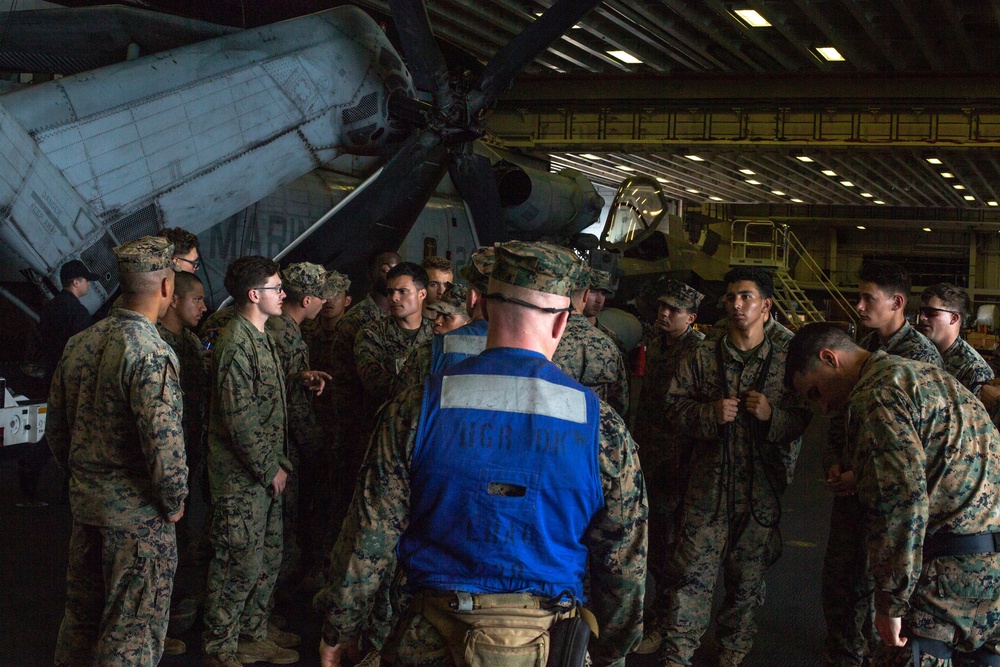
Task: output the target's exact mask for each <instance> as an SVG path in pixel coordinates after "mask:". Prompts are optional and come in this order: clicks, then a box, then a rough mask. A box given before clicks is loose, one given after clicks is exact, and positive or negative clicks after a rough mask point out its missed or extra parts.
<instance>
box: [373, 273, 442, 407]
mask: <svg viewBox="0 0 1000 667" xmlns="http://www.w3.org/2000/svg"><path fill="white" fill-rule="evenodd" d="M386 284H387V287H386V294H387V295H388V297H389V315H390V317H388V318H386V319H384V320H378V321H376V322H372V323H370V324H366V325H365V326H364V328H362V329H361V331H359V332H358V335H357V337H356V338H355V339H354V363H355V366H356V368H357V370H358V376H359V377H360V378H361V382H362V384H364V386H365V392H366V393H367V395H368V397H369V399H370V401H371V403H370V405H371V406H372V407H373V408H377V407H378V406H380V405H381V404H382V403H384V402H385V401H386V400H387V399H388V398H389V396H390V393H391V389H392V384H393V381H394V380H395V379H396V376H397V375H398V374H399V371H400V370H401V369H402V367H403V362H404V361H406V356H407V354H409V352H410V350H411V349H412V348H414V347H416V346H417V345H420V344H421V343H422V342H424V341H425V340H430V338H431V336H432V335H433V332H432V327H433V324H432V323H431V321H430V320H428V319H427V318H425V317H424V315H423V312H424V300H425V299H426V298H427V272H426V271H425V270H424V269H423V267H421V266H420V265H419V264H414V263H413V262H402V263H401V264H397V265H396V266H394V267H393V268H392V269H391V270H390V271H389V273H388V274H387V275H386Z"/></svg>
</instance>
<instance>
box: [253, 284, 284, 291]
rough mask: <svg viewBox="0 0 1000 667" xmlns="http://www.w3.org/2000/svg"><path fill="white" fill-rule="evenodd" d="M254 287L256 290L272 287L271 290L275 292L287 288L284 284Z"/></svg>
mask: <svg viewBox="0 0 1000 667" xmlns="http://www.w3.org/2000/svg"><path fill="white" fill-rule="evenodd" d="M254 289H256V290H262V289H270V290H274V291H275V292H280V291H282V290H283V289H285V287H284V285H275V286H274V287H254Z"/></svg>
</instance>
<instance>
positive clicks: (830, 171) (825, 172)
mask: <svg viewBox="0 0 1000 667" xmlns="http://www.w3.org/2000/svg"><path fill="white" fill-rule="evenodd" d="M823 175H824V176H836V175H837V172H835V171H834V170H833V169H824V170H823Z"/></svg>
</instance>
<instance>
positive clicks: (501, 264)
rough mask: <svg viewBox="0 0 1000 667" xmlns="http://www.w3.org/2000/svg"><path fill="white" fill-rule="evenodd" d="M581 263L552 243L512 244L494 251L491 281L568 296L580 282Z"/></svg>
mask: <svg viewBox="0 0 1000 667" xmlns="http://www.w3.org/2000/svg"><path fill="white" fill-rule="evenodd" d="M584 267H585V265H584V263H583V260H581V259H580V258H579V257H577V256H576V255H575V254H573V251H571V250H568V249H566V248H562V247H560V246H557V245H553V244H551V243H527V242H525V241H511V242H509V243H505V244H503V245H501V246H499V247H498V248H497V249H496V264H495V265H494V267H493V273H491V274H490V278H492V279H494V280H497V281H499V282H501V283H506V284H508V285H514V286H516V287H524V288H526V289H530V290H535V291H538V292H545V293H546V294H555V295H557V296H565V297H569V296H570V295H571V294H572V293H573V291H574V290H575V289H577V284H578V283H579V282H580V280H581V275H582V274H583V271H584Z"/></svg>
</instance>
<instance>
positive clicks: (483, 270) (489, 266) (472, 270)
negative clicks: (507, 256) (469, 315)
mask: <svg viewBox="0 0 1000 667" xmlns="http://www.w3.org/2000/svg"><path fill="white" fill-rule="evenodd" d="M494 264H496V254H495V249H494V247H493V246H486V245H484V246H479V248H478V249H477V250H476V252H474V253H472V259H471V261H470V262H469V263H468V264H466V265H465V266H463V267H462V270H461V271H459V275H460V276H461V277H462V279H463V280H466V281H468V282H469V285H471V286H472V287H473V289H476V290H478V291H480V292H484V293H485V292H486V286H487V285H488V284H489V282H490V274H491V273H493V265H494Z"/></svg>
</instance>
